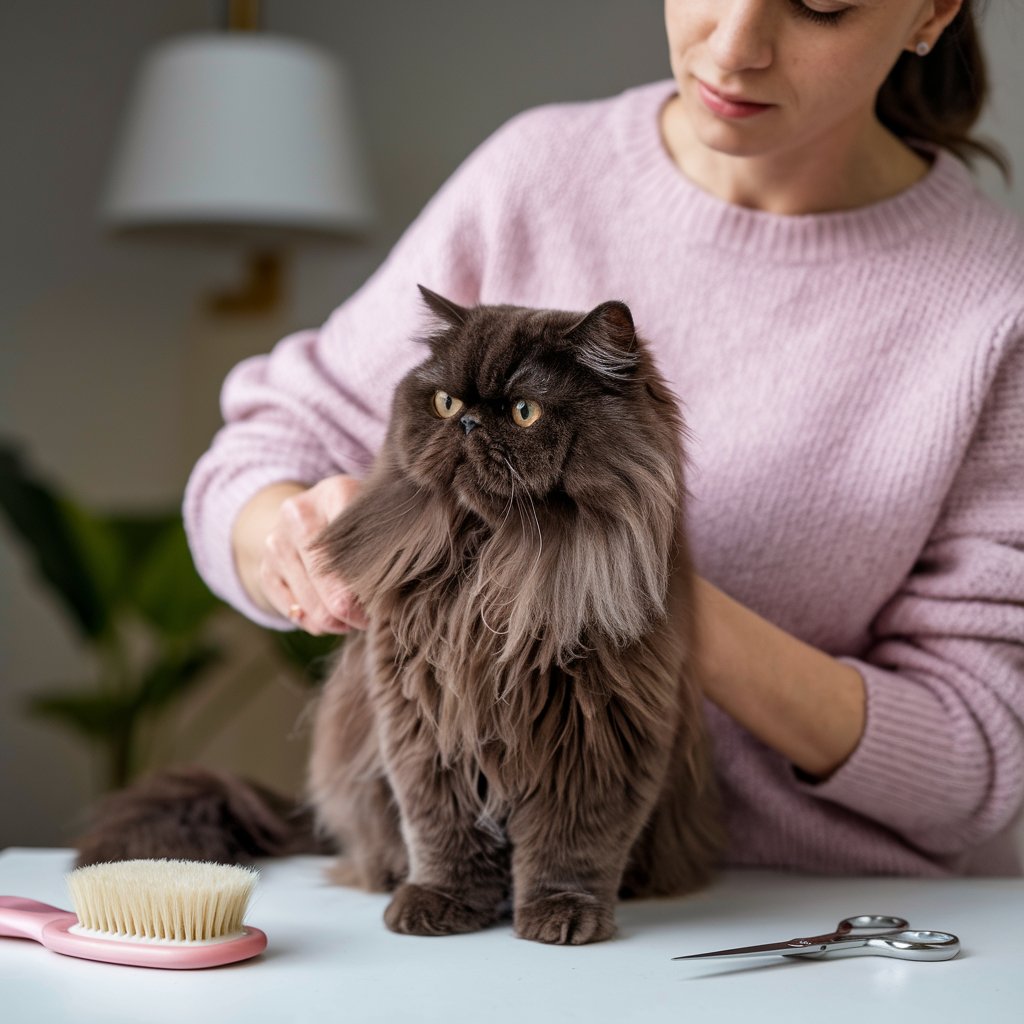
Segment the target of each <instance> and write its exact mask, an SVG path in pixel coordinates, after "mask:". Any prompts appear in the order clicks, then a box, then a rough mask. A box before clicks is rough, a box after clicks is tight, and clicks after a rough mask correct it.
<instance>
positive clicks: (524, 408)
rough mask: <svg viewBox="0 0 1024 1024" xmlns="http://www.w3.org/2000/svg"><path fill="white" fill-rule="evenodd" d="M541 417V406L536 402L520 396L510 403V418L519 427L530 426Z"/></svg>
mask: <svg viewBox="0 0 1024 1024" xmlns="http://www.w3.org/2000/svg"><path fill="white" fill-rule="evenodd" d="M540 418H541V408H540V406H539V405H538V404H537V403H536V402H531V401H528V400H527V399H525V398H520V399H519V400H518V401H516V402H513V403H512V419H513V420H514V421H515V422H516V423H517V424H518V425H519V426H521V427H532V426H533V425H534V423H536V422H537V420H539V419H540Z"/></svg>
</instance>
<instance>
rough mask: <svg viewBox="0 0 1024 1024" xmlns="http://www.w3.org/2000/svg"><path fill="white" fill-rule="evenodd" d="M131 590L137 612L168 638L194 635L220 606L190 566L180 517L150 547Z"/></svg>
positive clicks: (189, 554) (189, 557)
mask: <svg viewBox="0 0 1024 1024" xmlns="http://www.w3.org/2000/svg"><path fill="white" fill-rule="evenodd" d="M133 590H134V604H135V605H136V607H137V608H138V611H139V612H140V613H141V614H142V616H143V617H144V618H145V619H146V621H148V622H149V623H150V624H151V625H152V626H154V627H155V628H156V629H157V630H159V631H160V632H161V633H162V634H163V635H164V636H169V637H175V636H178V637H180V636H186V635H189V634H191V633H194V632H195V631H196V630H197V629H198V628H199V627H200V626H201V625H202V624H203V622H205V620H206V619H207V618H208V617H209V616H210V615H211V614H212V613H213V612H214V611H216V609H217V608H219V607H221V602H220V600H219V599H218V598H216V597H215V596H214V595H213V594H211V593H210V591H209V589H208V588H207V586H206V584H205V583H203V581H202V580H201V579H200V578H199V574H198V573H197V572H196V570H195V567H194V566H193V564H192V555H191V553H190V552H189V549H188V542H187V541H186V539H185V528H184V527H183V526H182V523H181V519H180V517H178V518H176V520H175V521H174V522H173V523H172V524H171V525H170V526H168V527H167V529H166V530H164V531H163V533H162V534H161V535H160V536H159V538H157V539H156V541H155V542H154V543H153V544H152V546H151V548H150V550H149V553H148V555H147V556H146V558H145V560H144V561H143V563H142V564H141V565H140V566H139V569H138V573H137V575H136V578H135V585H134V588H133Z"/></svg>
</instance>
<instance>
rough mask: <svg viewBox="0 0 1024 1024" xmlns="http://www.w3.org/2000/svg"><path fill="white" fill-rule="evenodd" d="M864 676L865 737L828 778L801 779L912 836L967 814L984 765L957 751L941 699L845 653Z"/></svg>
mask: <svg viewBox="0 0 1024 1024" xmlns="http://www.w3.org/2000/svg"><path fill="white" fill-rule="evenodd" d="M837 660H838V661H840V662H842V663H843V664H846V665H850V666H851V667H852V668H855V669H856V670H857V671H858V672H859V673H860V674H861V676H862V678H863V679H864V684H865V687H866V695H867V718H866V723H865V727H864V734H863V736H862V737H861V740H860V743H859V744H858V745H857V747H856V749H855V750H854V751H853V753H852V754H851V755H850V756H849V758H847V760H846V761H845V762H844V763H843V764H842V765H840V767H839V768H837V769H836V771H835V772H833V773H832V775H830V776H829V777H828V778H827V779H825V780H823V781H822V782H818V783H811V784H804V783H798V785H799V786H801V787H802V788H804V789H805V791H807V792H809V793H812V794H813V795H814V796H816V797H819V798H824V799H826V800H831V801H833V802H834V803H837V804H840V805H842V806H843V807H847V808H849V809H850V810H852V811H856V812H858V813H860V814H863V815H865V816H866V817H868V818H871V819H872V820H874V821H877V822H879V823H881V824H883V825H887V826H889V827H890V828H892V829H894V830H895V831H897V832H899V833H901V834H903V835H909V834H910V833H912V832H917V831H929V830H931V829H934V828H936V827H941V826H942V825H943V823H948V822H950V821H951V820H958V819H961V818H963V817H965V816H966V815H967V814H969V813H970V811H971V810H972V805H973V802H974V800H975V799H976V796H977V793H978V791H979V790H978V786H979V782H980V779H979V778H978V772H976V771H971V770H970V769H971V767H977V768H979V770H980V771H981V773H982V774H983V773H984V766H965V765H963V764H962V763H960V762H958V761H957V760H956V759H955V758H954V757H953V756H952V755H953V749H954V748H953V742H952V733H951V723H950V720H949V715H948V712H947V711H946V709H945V708H944V707H943V705H942V702H941V701H940V700H939V699H938V697H937V696H936V695H935V694H934V693H933V692H932V691H931V690H930V689H929V688H928V687H927V686H926V685H925V684H923V683H919V682H917V681H916V680H913V679H910V678H908V677H906V676H902V675H899V674H897V673H895V672H887V671H885V670H883V669H879V668H877V667H875V666H874V665H870V664H867V663H866V662H863V661H859V660H857V659H855V658H838V659H837Z"/></svg>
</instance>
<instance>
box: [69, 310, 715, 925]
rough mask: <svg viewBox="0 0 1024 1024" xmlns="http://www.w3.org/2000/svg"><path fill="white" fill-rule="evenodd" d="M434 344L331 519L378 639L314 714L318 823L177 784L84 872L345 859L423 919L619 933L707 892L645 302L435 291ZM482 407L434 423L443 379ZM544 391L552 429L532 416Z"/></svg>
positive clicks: (246, 795)
mask: <svg viewBox="0 0 1024 1024" xmlns="http://www.w3.org/2000/svg"><path fill="white" fill-rule="evenodd" d="M424 297H425V299H426V300H427V303H428V305H429V306H430V308H431V309H432V310H433V312H434V314H435V315H436V317H437V318H438V328H437V330H436V332H435V333H434V334H433V335H432V336H431V337H430V338H429V339H428V341H429V346H430V347H429V352H430V354H429V357H428V358H427V359H426V361H425V362H424V363H422V364H421V365H420V366H418V367H417V368H415V369H414V370H413V371H412V372H411V373H410V374H408V375H407V376H406V377H405V378H404V379H403V381H402V382H401V384H400V385H399V387H398V390H397V393H396V394H395V397H394V401H393V405H392V415H391V420H390V427H389V432H388V436H387V439H386V441H385V444H384V446H383V449H382V451H381V453H380V455H379V457H378V459H377V461H376V463H375V465H374V468H373V471H372V473H371V475H370V476H369V478H368V479H367V480H366V482H365V484H364V485H363V487H362V489H361V491H360V493H359V495H358V497H357V499H356V500H355V502H354V503H353V504H352V505H351V506H350V507H349V508H348V509H347V510H346V511H345V512H344V513H343V514H342V515H341V516H340V517H339V518H338V519H337V520H336V521H335V522H334V523H332V524H331V525H330V526H329V527H328V528H327V530H326V531H325V532H324V534H323V536H322V538H321V541H320V551H321V553H322V556H323V559H324V564H325V566H326V568H327V570H328V571H329V572H332V573H336V574H338V575H339V576H340V577H341V578H342V579H344V580H345V581H346V582H347V583H348V584H349V586H351V587H352V589H353V590H354V591H355V593H356V594H357V595H358V596H359V598H360V600H361V602H362V604H363V605H364V607H365V608H366V610H367V611H368V613H369V617H370V627H369V629H368V630H367V631H366V632H365V633H362V634H356V635H353V636H351V637H350V638H349V639H348V640H347V642H346V643H345V645H344V647H343V649H342V654H341V657H340V660H339V662H338V664H337V666H336V668H335V670H334V672H333V673H332V675H331V677H330V679H329V680H328V682H327V683H326V685H325V688H324V690H323V693H322V695H321V697H320V699H319V703H318V706H317V708H316V712H315V715H314V733H313V749H312V754H311V761H310V775H309V792H310V801H311V804H312V808H313V810H314V811H315V814H316V817H317V819H318V822H319V826H320V832H321V838H320V844H319V845H318V843H317V841H316V840H315V837H314V836H312V835H311V831H310V829H309V828H308V827H307V823H306V820H305V819H304V817H303V815H302V814H301V813H299V814H295V813H293V812H289V811H288V809H287V808H286V807H285V805H284V804H283V802H282V801H281V800H280V799H279V798H277V797H276V796H274V795H273V794H271V793H269V792H267V791H266V790H264V789H262V788H260V787H253V786H252V785H249V784H246V783H245V782H243V781H242V780H238V779H233V778H231V777H226V776H222V775H215V774H211V773H207V772H203V771H202V770H196V769H190V770H188V769H186V770H181V769H177V770H175V771H173V772H170V773H167V774H165V775H163V776H157V777H156V778H155V779H150V780H146V781H144V782H143V783H141V784H139V785H137V786H136V787H133V788H132V789H129V790H127V791H125V792H122V793H120V794H117V795H115V796H114V797H113V798H111V799H110V800H108V801H106V802H105V804H104V805H103V807H102V808H101V813H100V816H99V818H98V819H97V821H96V822H95V824H94V825H93V827H92V829H91V830H90V832H88V833H87V834H86V835H85V836H83V837H82V839H81V841H80V844H79V849H80V854H79V863H80V864H84V863H92V862H96V861H98V860H116V859H122V858H123V857H126V856H140V855H141V856H192V857H197V858H203V859H218V860H230V859H236V860H245V859H249V858H252V857H254V856H273V855H277V854H281V853H288V852H300V851H310V852H312V851H321V852H322V851H323V850H324V849H326V848H327V846H328V845H334V846H336V847H339V848H340V850H341V857H340V859H339V861H338V863H337V866H336V868H335V870H334V877H335V879H336V880H337V881H340V882H343V883H346V884H351V885H357V886H361V887H364V888H367V889H372V890H395V894H394V897H393V899H392V902H391V904H390V905H389V907H388V909H387V912H386V914H385V920H386V922H387V924H388V925H389V926H390V927H391V928H393V929H396V930H398V931H404V932H412V933H416V934H445V933H450V932H458V931H469V930H472V929H476V928H481V927H484V926H486V925H487V924H489V923H490V922H492V921H494V920H495V919H496V918H497V917H498V916H499V915H500V914H501V913H502V912H503V910H504V909H505V908H506V907H507V906H508V905H509V904H511V907H512V910H513V914H514V922H515V928H516V931H517V932H518V934H519V935H521V936H524V937H526V938H531V939H537V940H541V941H545V942H556V943H581V942H589V941H595V940H598V939H603V938H607V937H608V936H610V935H611V934H612V932H613V931H614V904H615V899H616V896H617V895H623V896H647V895H662V894H663V895H669V894H678V893H683V892H686V891H688V890H691V889H693V888H695V887H697V886H699V885H701V884H702V883H703V882H704V881H705V880H706V879H707V878H708V876H709V873H710V871H711V868H712V865H713V863H714V860H715V856H716V853H717V849H718V847H719V844H720V841H721V837H720V832H719V825H718V815H717V807H716V801H715V792H714V785H713V781H712V775H711V768H710V756H709V750H708V745H707V740H706V737H705V734H704V732H703V729H702V723H701V715H700V701H699V689H698V686H697V683H696V680H695V676H694V671H695V665H694V617H693V598H692V571H691V567H690V558H689V554H688V550H687V545H686V539H685V529H684V511H685V487H684V481H683V453H682V451H681V438H682V437H683V433H684V432H683V425H682V423H681V421H680V417H679V413H678V409H677V405H676V402H675V400H674V398H673V396H672V395H671V393H670V391H669V389H668V387H667V386H666V385H665V383H664V381H663V380H662V378H661V376H660V375H659V373H658V372H657V370H656V368H655V366H654V364H653V361H652V360H651V357H650V355H649V353H648V352H647V349H646V347H645V346H644V344H643V343H642V342H641V341H640V340H639V339H638V338H637V337H636V334H635V331H634V328H633V322H632V318H631V316H630V313H629V311H628V309H627V308H626V307H625V306H623V305H622V304H621V303H614V302H613V303H605V304H604V305H602V306H599V307H597V308H596V309H595V310H592V311H591V312H590V313H589V314H587V315H586V316H583V315H581V314H571V313H561V312H553V311H538V310H529V309H523V308H517V307H494V306H490V307H487V306H484V307H476V308H473V309H464V308H461V307H459V306H457V305H455V304H454V303H451V302H449V301H448V300H446V299H443V298H441V297H440V296H437V295H435V294H434V293H432V292H429V291H426V290H424ZM438 390H441V391H444V392H448V393H449V394H451V395H458V396H459V397H461V399H462V400H463V401H464V402H465V411H464V413H463V415H465V416H467V417H471V418H472V421H473V424H475V425H473V426H471V425H469V424H463V423H462V422H461V419H460V418H459V417H453V418H452V419H450V420H447V421H445V420H442V419H440V418H439V417H436V416H432V415H431V413H430V411H429V410H430V402H431V399H432V396H433V395H434V394H435V392H436V391H438ZM517 397H526V398H528V399H530V400H531V401H532V402H535V403H539V404H540V406H541V407H542V408H543V410H544V414H543V418H542V419H541V420H539V421H538V422H537V423H535V424H534V425H532V426H529V427H515V426H512V424H511V422H510V420H509V418H508V417H509V407H510V405H511V404H512V403H513V401H514V400H515V399H516V398H517Z"/></svg>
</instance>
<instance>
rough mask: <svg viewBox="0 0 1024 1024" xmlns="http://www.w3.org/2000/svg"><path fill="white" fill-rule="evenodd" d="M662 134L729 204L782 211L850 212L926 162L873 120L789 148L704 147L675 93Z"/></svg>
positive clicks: (694, 174)
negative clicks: (745, 152) (741, 151)
mask: <svg viewBox="0 0 1024 1024" xmlns="http://www.w3.org/2000/svg"><path fill="white" fill-rule="evenodd" d="M661 135H662V139H663V140H664V143H665V146H666V148H667V149H668V151H669V154H670V155H671V156H672V159H673V160H674V161H675V163H676V165H677V166H678V167H679V169H680V170H681V171H682V172H683V174H685V175H686V177H687V178H689V179H690V180H691V181H692V182H693V183H694V184H695V185H697V186H698V187H700V188H702V189H703V190H704V191H706V192H709V193H711V194H712V195H715V196H717V197H718V198H720V199H723V200H724V201H725V202H728V203H733V204H734V205H736V206H744V207H748V208H750V209H754V210H763V211H765V212H767V213H776V214H784V215H797V214H810V213H827V212H835V211H839V210H852V209H857V208H859V207H862V206H868V205H871V204H872V203H877V202H880V201H882V200H883V199H888V198H890V197H891V196H894V195H896V194H897V193H899V192H902V191H904V189H907V188H909V187H910V186H911V185H913V184H914V183H915V182H917V181H920V179H921V178H923V177H924V176H925V174H927V173H928V168H929V163H928V161H927V160H926V159H925V158H924V157H922V156H921V155H920V154H919V153H917V152H915V151H914V150H913V149H911V148H910V147H909V146H908V145H907V144H906V143H904V142H903V141H901V140H900V139H898V138H897V137H896V136H895V135H893V134H892V133H891V132H889V131H888V130H887V129H886V128H884V127H883V126H882V125H881V124H880V123H879V122H878V121H877V120H875V119H874V118H872V119H870V120H869V121H868V122H867V123H865V124H863V125H859V126H856V127H851V128H850V129H849V130H848V131H847V132H845V133H836V134H834V135H833V136H832V137H831V138H830V139H829V140H821V139H816V140H809V141H808V142H806V143H805V144H804V145H802V146H799V147H794V148H792V149H788V150H785V149H780V150H778V151H774V152H772V153H770V154H766V155H763V156H734V155H732V154H728V153H722V152H719V151H717V150H714V149H711V148H710V147H709V146H706V145H704V144H703V143H702V142H701V141H700V140H699V139H698V138H697V137H696V136H695V135H694V134H693V132H692V129H691V127H690V124H689V121H688V120H687V118H686V115H685V112H684V110H683V107H682V104H681V103H680V101H679V99H678V97H674V98H673V99H672V100H670V101H669V102H668V103H667V104H666V105H665V106H664V108H663V109H662V114H661Z"/></svg>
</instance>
